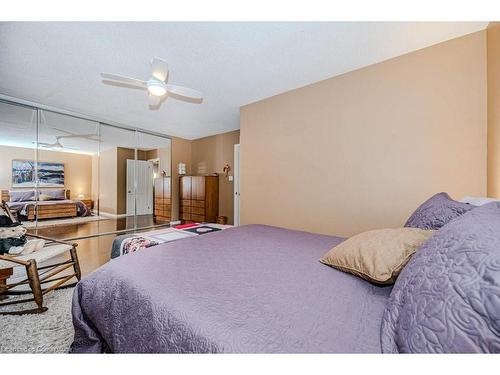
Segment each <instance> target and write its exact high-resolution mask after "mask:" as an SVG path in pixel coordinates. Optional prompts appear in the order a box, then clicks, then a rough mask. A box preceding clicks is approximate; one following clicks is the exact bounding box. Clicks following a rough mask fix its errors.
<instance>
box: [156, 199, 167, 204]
mask: <svg viewBox="0 0 500 375" xmlns="http://www.w3.org/2000/svg"><path fill="white" fill-rule="evenodd" d="M155 204H170V198H155Z"/></svg>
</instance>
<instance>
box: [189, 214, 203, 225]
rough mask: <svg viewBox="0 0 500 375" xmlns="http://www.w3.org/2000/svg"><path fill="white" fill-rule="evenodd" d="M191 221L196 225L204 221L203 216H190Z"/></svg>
mask: <svg viewBox="0 0 500 375" xmlns="http://www.w3.org/2000/svg"><path fill="white" fill-rule="evenodd" d="M191 220H193V221H196V222H198V223H203V222H204V221H205V216H204V215H194V214H192V215H191Z"/></svg>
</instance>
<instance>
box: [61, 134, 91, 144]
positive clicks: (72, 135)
mask: <svg viewBox="0 0 500 375" xmlns="http://www.w3.org/2000/svg"><path fill="white" fill-rule="evenodd" d="M95 137H97V134H69V135H58V136H56V139H68V138H82V139H87V140H89V141H96V142H98V141H99V140H98V139H96V138H95Z"/></svg>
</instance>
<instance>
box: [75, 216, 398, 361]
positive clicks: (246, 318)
mask: <svg viewBox="0 0 500 375" xmlns="http://www.w3.org/2000/svg"><path fill="white" fill-rule="evenodd" d="M341 241H342V239H341V238H339V237H331V236H324V235H317V234H312V233H306V232H298V231H292V230H286V229H281V228H275V227H269V226H263V225H248V226H242V227H238V228H232V229H227V230H225V231H220V232H217V233H213V234H207V235H204V236H199V237H193V238H188V239H183V240H181V241H175V242H170V243H166V244H161V245H158V246H154V247H150V248H148V249H145V250H144V251H141V252H136V253H132V254H129V255H125V256H123V257H119V258H117V259H115V260H113V261H111V262H109V263H107V264H105V265H104V266H102V267H101V268H99V269H98V270H96V271H95V272H94V273H92V274H90V275H89V276H87V277H85V278H84V279H82V281H80V282H79V283H78V285H77V286H76V288H75V292H74V295H73V324H74V327H75V340H74V342H73V344H72V346H71V352H76V353H79V352H90V353H99V352H115V353H132V352H150V353H207V352H208V353H222V352H225V353H355V352H364V353H369V352H375V353H379V352H380V351H381V346H380V325H381V321H382V314H383V311H384V307H385V304H386V301H387V299H388V297H389V294H390V291H391V288H390V287H378V286H374V285H372V284H370V283H368V282H367V281H364V280H362V279H360V278H359V277H356V276H352V275H349V274H346V273H343V272H340V271H337V270H335V269H333V268H330V267H328V266H325V265H323V264H321V263H320V262H319V261H318V259H319V258H320V257H321V256H322V255H323V254H324V253H325V252H326V251H328V250H329V249H330V248H332V247H333V246H335V245H336V244H338V243H339V242H341Z"/></svg>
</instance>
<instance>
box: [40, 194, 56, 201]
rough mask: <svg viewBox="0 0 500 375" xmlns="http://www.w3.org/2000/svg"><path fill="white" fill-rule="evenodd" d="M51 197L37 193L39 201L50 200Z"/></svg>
mask: <svg viewBox="0 0 500 375" xmlns="http://www.w3.org/2000/svg"><path fill="white" fill-rule="evenodd" d="M53 199H54V197H51V196H50V195H47V194H39V195H38V200H39V201H51V200H53Z"/></svg>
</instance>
